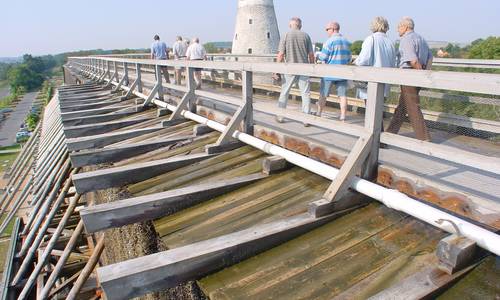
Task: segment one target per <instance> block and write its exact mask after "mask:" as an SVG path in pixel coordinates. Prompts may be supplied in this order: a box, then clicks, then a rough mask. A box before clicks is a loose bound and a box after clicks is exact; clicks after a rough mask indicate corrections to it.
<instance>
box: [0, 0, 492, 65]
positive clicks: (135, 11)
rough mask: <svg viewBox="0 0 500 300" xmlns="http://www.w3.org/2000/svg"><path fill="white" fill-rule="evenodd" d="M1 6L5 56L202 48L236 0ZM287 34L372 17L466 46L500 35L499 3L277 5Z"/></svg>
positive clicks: (384, 0)
mask: <svg viewBox="0 0 500 300" xmlns="http://www.w3.org/2000/svg"><path fill="white" fill-rule="evenodd" d="M3 2H4V3H2V4H0V7H1V10H0V28H1V29H0V57H14V56H20V55H22V54H24V53H30V54H33V55H44V54H57V53H61V52H66V51H73V50H85V49H97V48H101V49H122V48H147V47H149V45H150V44H151V41H152V37H153V35H154V34H159V35H160V37H161V38H162V40H164V41H166V42H167V44H169V45H171V44H172V43H173V41H174V38H175V36H176V35H182V36H187V37H193V36H198V37H200V39H201V42H202V43H205V42H210V41H231V40H232V36H233V31H234V25H235V19H236V11H237V0H192V1H166V0H164V1H161V0H156V1H150V0H142V1H132V0H85V1H78V2H76V1H68V0H66V1H63V0H44V1H40V0H4V1H3ZM274 4H275V10H276V15H277V19H278V25H279V28H280V31H281V33H284V32H286V30H287V24H288V20H289V19H290V17H293V16H299V17H301V18H302V20H303V30H304V31H306V32H307V33H309V34H310V35H311V37H312V39H313V40H314V41H315V42H321V41H323V40H324V39H325V34H326V33H325V31H324V26H325V24H326V23H327V22H328V21H330V20H336V21H338V22H339V23H340V25H341V32H342V33H343V34H344V36H346V37H347V38H348V39H349V40H351V41H355V40H360V39H363V38H364V37H366V36H367V35H368V34H369V33H370V32H369V24H370V21H371V20H372V19H373V17H375V16H378V15H381V16H385V17H386V18H387V19H388V20H389V24H390V26H391V29H390V32H389V36H390V37H391V38H393V39H396V38H397V34H396V27H397V23H398V21H399V20H400V18H401V17H403V16H411V17H412V18H413V19H414V20H415V23H416V26H415V27H416V28H415V31H416V32H418V33H420V34H421V35H422V36H424V37H425V38H426V39H427V40H429V41H451V42H457V43H468V42H471V41H473V40H475V39H477V38H485V37H488V36H500V21H499V19H500V0H419V1H414V0H413V1H410V0H406V1H404V0H399V1H396V0H378V1H374V0H358V1H350V2H349V1H334V0H308V1H303V0H302V1H299V0H274Z"/></svg>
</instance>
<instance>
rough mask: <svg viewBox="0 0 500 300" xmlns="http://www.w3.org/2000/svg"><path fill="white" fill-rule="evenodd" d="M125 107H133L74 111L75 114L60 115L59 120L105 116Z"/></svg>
mask: <svg viewBox="0 0 500 300" xmlns="http://www.w3.org/2000/svg"><path fill="white" fill-rule="evenodd" d="M126 107H133V106H116V107H105V108H97V109H88V110H82V111H75V112H69V113H61V119H62V120H63V121H65V120H66V119H72V118H79V117H86V116H95V115H101V114H107V113H110V112H114V111H117V110H120V109H123V108H126Z"/></svg>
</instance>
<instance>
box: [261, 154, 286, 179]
mask: <svg viewBox="0 0 500 300" xmlns="http://www.w3.org/2000/svg"><path fill="white" fill-rule="evenodd" d="M289 167H291V164H289V163H288V162H287V161H286V159H284V158H283V157H281V156H271V157H266V158H265V159H264V160H263V161H262V172H264V174H267V175H270V174H275V173H278V172H281V171H283V170H285V169H287V168H289Z"/></svg>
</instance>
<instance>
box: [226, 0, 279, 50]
mask: <svg viewBox="0 0 500 300" xmlns="http://www.w3.org/2000/svg"><path fill="white" fill-rule="evenodd" d="M279 42H280V33H279V30H278V22H277V21H276V13H275V12H274V3H273V0H238V15H237V17H236V29H235V33H234V37H233V49H232V54H239V55H243V54H245V55H248V54H253V55H263V54H275V53H277V52H278V46H279Z"/></svg>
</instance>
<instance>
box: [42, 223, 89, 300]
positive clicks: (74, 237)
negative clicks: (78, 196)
mask: <svg viewBox="0 0 500 300" xmlns="http://www.w3.org/2000/svg"><path fill="white" fill-rule="evenodd" d="M82 232H83V221H82V220H80V222H78V225H77V226H76V228H75V230H74V231H73V234H72V235H71V238H70V239H69V242H68V244H66V247H65V248H64V251H63V254H62V256H61V257H60V258H59V260H58V261H57V264H56V266H55V267H54V270H52V272H51V273H50V276H49V279H47V283H45V286H44V287H43V289H42V291H41V293H40V299H47V297H48V296H49V293H50V290H51V289H52V287H53V286H54V284H55V283H56V281H57V278H58V277H59V273H61V270H62V269H63V268H64V265H65V264H66V262H67V261H68V258H69V257H70V255H71V251H73V248H74V247H75V245H76V242H77V241H78V239H79V237H80V235H81V234H82Z"/></svg>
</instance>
